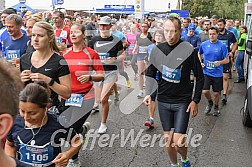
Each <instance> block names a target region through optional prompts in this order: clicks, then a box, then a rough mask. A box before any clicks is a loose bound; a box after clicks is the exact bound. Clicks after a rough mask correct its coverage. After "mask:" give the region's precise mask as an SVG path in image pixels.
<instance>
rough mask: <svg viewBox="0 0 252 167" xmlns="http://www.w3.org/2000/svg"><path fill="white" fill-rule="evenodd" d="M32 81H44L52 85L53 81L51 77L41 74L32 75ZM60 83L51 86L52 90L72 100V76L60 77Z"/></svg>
mask: <svg viewBox="0 0 252 167" xmlns="http://www.w3.org/2000/svg"><path fill="white" fill-rule="evenodd" d="M30 79H32V81H34V82H38V81H44V82H45V83H50V81H51V78H50V77H48V76H45V75H43V74H40V73H31V74H30ZM59 81H60V83H57V82H54V84H53V85H52V86H50V88H51V89H52V90H53V91H54V92H56V93H57V94H58V95H60V96H63V97H65V98H70V97H71V91H72V82H71V77H70V74H68V75H64V76H62V77H59Z"/></svg>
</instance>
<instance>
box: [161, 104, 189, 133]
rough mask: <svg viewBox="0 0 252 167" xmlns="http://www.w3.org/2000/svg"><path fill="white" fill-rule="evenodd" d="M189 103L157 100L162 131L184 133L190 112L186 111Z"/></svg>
mask: <svg viewBox="0 0 252 167" xmlns="http://www.w3.org/2000/svg"><path fill="white" fill-rule="evenodd" d="M188 105H189V103H178V104H171V103H163V102H160V101H158V110H159V117H160V120H161V123H162V127H163V130H164V131H173V132H174V133H180V134H186V131H187V127H188V122H189V117H190V112H186V110H187V108H188Z"/></svg>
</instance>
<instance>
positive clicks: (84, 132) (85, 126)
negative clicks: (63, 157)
mask: <svg viewBox="0 0 252 167" xmlns="http://www.w3.org/2000/svg"><path fill="white" fill-rule="evenodd" d="M82 128H83V130H82V132H81V133H80V135H81V142H82V144H84V143H85V140H86V135H87V133H88V131H89V130H90V128H91V123H90V122H85V123H84V124H83V126H82Z"/></svg>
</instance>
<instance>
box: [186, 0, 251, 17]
mask: <svg viewBox="0 0 252 167" xmlns="http://www.w3.org/2000/svg"><path fill="white" fill-rule="evenodd" d="M245 2H247V0H183V6H182V8H183V9H185V10H189V11H190V15H191V17H197V16H208V17H211V16H212V15H217V16H218V17H219V18H232V19H242V18H243V17H244V3H245Z"/></svg>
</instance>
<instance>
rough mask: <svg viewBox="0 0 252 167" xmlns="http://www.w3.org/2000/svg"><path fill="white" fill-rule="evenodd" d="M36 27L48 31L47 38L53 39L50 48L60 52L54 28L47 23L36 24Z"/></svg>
mask: <svg viewBox="0 0 252 167" xmlns="http://www.w3.org/2000/svg"><path fill="white" fill-rule="evenodd" d="M34 26H37V27H40V28H43V29H44V30H46V32H47V36H48V37H49V38H51V37H53V39H52V41H51V42H50V48H51V49H52V50H53V51H55V52H60V50H59V48H58V46H57V43H56V39H55V34H54V30H53V27H52V26H51V25H50V24H49V23H47V22H45V21H39V22H36V23H35V24H34Z"/></svg>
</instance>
